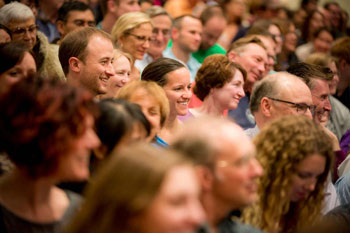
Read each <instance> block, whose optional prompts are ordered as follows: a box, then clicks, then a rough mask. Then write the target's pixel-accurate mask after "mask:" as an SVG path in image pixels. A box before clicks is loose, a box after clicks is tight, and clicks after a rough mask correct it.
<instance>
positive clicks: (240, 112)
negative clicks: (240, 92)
mask: <svg viewBox="0 0 350 233" xmlns="http://www.w3.org/2000/svg"><path fill="white" fill-rule="evenodd" d="M228 115H229V117H230V118H232V119H233V120H234V121H235V122H236V123H237V124H238V125H240V126H241V127H242V128H243V129H249V128H254V127H255V119H254V116H253V114H252V113H251V112H250V109H249V94H248V93H246V95H245V96H244V97H243V98H242V99H241V100H240V101H239V103H238V106H237V108H236V109H235V110H230V111H229V112H228Z"/></svg>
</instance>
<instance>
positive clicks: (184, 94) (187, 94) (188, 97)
mask: <svg viewBox="0 0 350 233" xmlns="http://www.w3.org/2000/svg"><path fill="white" fill-rule="evenodd" d="M191 96H192V91H191V89H190V88H188V89H186V90H185V91H184V93H183V95H182V97H183V98H185V99H190V98H191Z"/></svg>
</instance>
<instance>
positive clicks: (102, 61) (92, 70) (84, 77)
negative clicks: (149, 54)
mask: <svg viewBox="0 0 350 233" xmlns="http://www.w3.org/2000/svg"><path fill="white" fill-rule="evenodd" d="M59 59H60V62H61V65H62V68H63V71H64V73H65V75H66V77H67V82H69V83H72V84H79V85H82V86H85V87H86V88H87V89H89V90H90V91H91V92H92V93H93V94H94V95H99V94H105V93H106V92H107V84H108V82H107V81H108V80H109V79H110V77H112V76H114V75H115V71H114V67H113V65H112V63H113V44H112V40H111V38H110V36H109V34H107V33H105V32H103V31H101V30H99V29H97V28H92V27H87V28H83V29H78V30H76V31H74V32H71V33H69V34H68V35H67V36H66V37H65V38H64V39H63V41H62V43H61V45H60V49H59Z"/></svg>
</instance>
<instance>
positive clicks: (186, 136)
mask: <svg viewBox="0 0 350 233" xmlns="http://www.w3.org/2000/svg"><path fill="white" fill-rule="evenodd" d="M184 129H185V130H184V131H182V132H181V133H180V134H179V135H177V136H176V137H175V138H176V139H175V141H174V142H173V143H172V147H173V148H174V149H175V150H178V151H180V152H181V153H183V154H185V155H186V156H188V157H189V158H191V159H192V160H193V161H194V163H195V164H196V171H197V175H198V179H199V182H200V184H201V186H202V187H201V188H202V192H201V194H200V200H201V202H202V205H203V207H204V210H205V212H206V215H207V225H206V226H204V227H203V228H202V229H200V232H217V233H224V232H226V233H227V232H253V233H254V232H260V231H259V230H257V229H255V228H253V227H251V226H249V225H244V224H242V223H240V222H238V221H236V220H233V219H232V218H231V215H230V213H231V212H232V211H234V210H241V209H242V208H244V207H245V206H247V205H250V204H251V203H253V202H254V201H255V200H256V198H257V191H258V190H257V187H258V186H257V178H259V177H260V176H262V174H263V169H262V167H261V165H260V164H259V163H258V161H257V160H256V159H255V147H254V145H253V144H252V142H251V141H250V139H249V138H248V137H247V136H246V135H245V134H244V131H243V129H242V128H241V127H239V126H238V125H237V124H235V123H233V122H232V121H230V120H228V119H218V118H212V117H203V118H195V119H192V120H190V121H188V122H187V123H186V126H185V127H184ZM213 129H215V130H213Z"/></svg>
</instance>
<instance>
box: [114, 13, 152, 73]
mask: <svg viewBox="0 0 350 233" xmlns="http://www.w3.org/2000/svg"><path fill="white" fill-rule="evenodd" d="M152 30H153V25H152V22H151V19H150V18H149V17H148V16H147V15H146V14H145V13H142V12H130V13H126V14H124V15H122V16H121V17H120V18H119V19H118V20H117V21H116V23H115V24H114V26H113V29H112V32H111V35H112V39H113V42H114V43H115V45H116V46H117V47H118V48H120V49H121V50H123V51H124V52H127V53H129V54H130V55H131V56H132V58H133V60H134V61H135V60H142V59H143V56H144V55H145V53H146V51H147V49H148V48H149V46H150V42H151V41H152V40H153V37H152ZM131 76H132V79H133V78H135V79H138V78H140V75H139V71H138V69H137V68H136V67H134V64H133V69H132V75H131Z"/></svg>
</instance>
